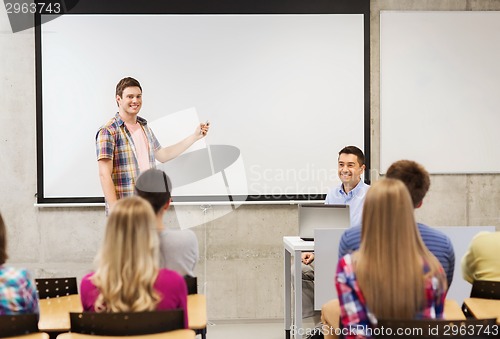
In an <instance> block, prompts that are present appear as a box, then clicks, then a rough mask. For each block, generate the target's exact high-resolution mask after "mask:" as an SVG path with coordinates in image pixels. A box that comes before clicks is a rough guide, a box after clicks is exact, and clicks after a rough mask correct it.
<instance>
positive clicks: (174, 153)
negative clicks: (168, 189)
mask: <svg viewBox="0 0 500 339" xmlns="http://www.w3.org/2000/svg"><path fill="white" fill-rule="evenodd" d="M208 128H209V125H208V124H205V123H201V124H200V125H199V126H197V127H196V130H195V132H194V133H193V134H191V135H189V136H188V137H186V138H184V139H183V140H181V141H179V142H178V143H176V144H174V145H171V146H167V147H163V148H160V149H159V150H157V151H156V152H155V158H156V160H158V161H159V162H167V161H169V160H172V159H174V158H176V157H178V156H179V155H180V154H182V152H184V151H185V150H187V149H188V148H189V147H190V146H191V145H192V144H194V143H195V142H196V141H198V140H200V139H201V138H203V137H205V136H206V135H207V133H208Z"/></svg>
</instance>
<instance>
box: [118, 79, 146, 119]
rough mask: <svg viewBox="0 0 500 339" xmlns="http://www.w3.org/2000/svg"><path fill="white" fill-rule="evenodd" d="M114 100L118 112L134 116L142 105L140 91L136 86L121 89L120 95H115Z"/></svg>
mask: <svg viewBox="0 0 500 339" xmlns="http://www.w3.org/2000/svg"><path fill="white" fill-rule="evenodd" d="M116 102H117V103H118V108H119V111H120V114H125V115H126V116H130V115H133V116H136V115H137V114H138V113H139V111H140V110H141V106H142V91H141V89H140V88H139V87H136V86H132V87H127V88H125V89H124V90H123V93H122V96H119V95H117V96H116Z"/></svg>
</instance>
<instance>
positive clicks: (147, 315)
mask: <svg viewBox="0 0 500 339" xmlns="http://www.w3.org/2000/svg"><path fill="white" fill-rule="evenodd" d="M69 317H70V323H71V332H76V333H81V334H91V335H104V336H107V335H109V336H123V335H143V334H154V333H161V332H168V331H173V330H178V329H184V311H183V310H181V309H177V310H167V311H149V312H116V313H96V312H80V313H76V312H71V313H70V314H69Z"/></svg>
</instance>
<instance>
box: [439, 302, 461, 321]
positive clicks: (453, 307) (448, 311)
mask: <svg viewBox="0 0 500 339" xmlns="http://www.w3.org/2000/svg"><path fill="white" fill-rule="evenodd" d="M443 318H444V319H447V320H465V319H466V318H465V314H464V312H462V308H461V307H460V306H459V305H458V303H457V302H456V301H455V300H453V299H446V300H445V301H444V316H443Z"/></svg>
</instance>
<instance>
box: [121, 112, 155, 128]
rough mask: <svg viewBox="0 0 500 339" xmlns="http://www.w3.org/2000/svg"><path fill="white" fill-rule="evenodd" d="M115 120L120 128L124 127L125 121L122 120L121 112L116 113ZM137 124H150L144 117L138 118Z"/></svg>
mask: <svg viewBox="0 0 500 339" xmlns="http://www.w3.org/2000/svg"><path fill="white" fill-rule="evenodd" d="M115 119H116V123H117V124H118V126H122V125H123V124H125V121H123V120H122V118H121V116H120V113H119V112H116V114H115ZM137 122H138V123H140V124H141V125H143V126H144V125H146V124H147V123H148V121H147V120H146V119H144V118H143V117H140V116H137Z"/></svg>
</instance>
